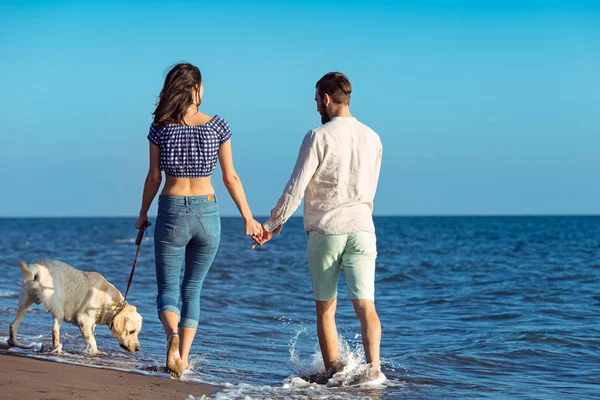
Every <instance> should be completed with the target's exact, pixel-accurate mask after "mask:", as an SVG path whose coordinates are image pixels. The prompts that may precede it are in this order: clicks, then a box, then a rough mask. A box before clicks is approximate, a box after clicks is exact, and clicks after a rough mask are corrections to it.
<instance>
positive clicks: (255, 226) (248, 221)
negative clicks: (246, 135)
mask: <svg viewBox="0 0 600 400" xmlns="http://www.w3.org/2000/svg"><path fill="white" fill-rule="evenodd" d="M219 165H221V172H222V175H223V183H224V184H225V187H226V188H227V191H228V192H229V195H230V196H231V198H232V199H233V201H234V203H235V205H236V206H237V208H238V210H239V211H240V214H241V216H242V218H244V225H245V229H246V235H250V236H252V237H257V238H262V225H261V224H260V222H258V221H256V220H255V219H254V218H253V217H252V212H251V211H250V206H249V205H248V201H247V200H246V194H245V193H244V187H243V186H242V181H241V180H240V177H239V176H238V174H237V173H236V172H235V169H234V168H233V156H232V152H231V139H229V140H228V141H226V142H225V143H223V144H222V145H221V147H220V148H219Z"/></svg>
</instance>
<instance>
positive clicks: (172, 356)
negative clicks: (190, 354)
mask: <svg viewBox="0 0 600 400" xmlns="http://www.w3.org/2000/svg"><path fill="white" fill-rule="evenodd" d="M167 370H168V371H169V373H170V374H171V376H172V377H173V378H180V377H181V374H182V373H183V360H182V359H181V356H180V355H179V336H178V335H177V334H174V335H171V338H170V339H169V344H168V345H167Z"/></svg>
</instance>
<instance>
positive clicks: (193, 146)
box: [148, 115, 231, 178]
mask: <svg viewBox="0 0 600 400" xmlns="http://www.w3.org/2000/svg"><path fill="white" fill-rule="evenodd" d="M230 137H231V131H230V130H229V125H228V124H227V121H225V120H224V119H223V118H221V117H219V116H218V115H215V116H214V117H213V118H212V119H211V120H210V121H208V122H207V123H205V124H203V125H196V126H185V125H175V124H168V125H165V126H164V127H163V128H162V129H158V128H157V127H156V126H155V125H154V123H152V125H150V133H148V140H150V142H152V143H153V144H155V145H156V146H158V147H160V169H161V170H163V171H165V174H167V175H169V176H172V177H175V178H202V177H205V176H210V175H211V174H212V173H213V171H214V170H215V166H216V165H217V152H218V151H219V147H221V145H222V144H223V143H225V142H227V141H228V140H229V138H230Z"/></svg>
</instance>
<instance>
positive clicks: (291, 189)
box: [263, 130, 319, 232]
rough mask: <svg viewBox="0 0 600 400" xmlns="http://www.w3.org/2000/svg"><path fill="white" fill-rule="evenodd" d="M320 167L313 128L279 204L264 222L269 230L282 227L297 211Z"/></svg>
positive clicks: (306, 138) (307, 136)
mask: <svg viewBox="0 0 600 400" xmlns="http://www.w3.org/2000/svg"><path fill="white" fill-rule="evenodd" d="M318 167H319V152H318V149H317V138H316V137H315V133H314V132H313V131H312V130H311V131H310V132H308V133H307V134H306V136H305V137H304V140H303V141H302V146H301V147H300V152H299V154H298V160H297V161H296V166H295V167H294V172H292V176H291V177H290V180H289V181H288V183H287V185H286V186H285V189H284V190H283V194H282V195H281V197H280V198H279V201H278V202H277V205H276V206H275V208H273V209H272V210H271V218H269V220H267V222H265V223H264V224H263V226H264V228H265V230H266V231H267V232H273V231H275V230H279V229H281V228H280V227H281V225H283V224H284V223H285V222H286V221H287V220H288V218H290V217H291V216H292V214H293V213H294V211H296V209H297V208H298V206H299V205H300V203H301V202H302V198H303V197H304V191H305V190H306V187H307V186H308V183H309V182H310V180H311V179H312V177H313V175H314V174H315V172H316V170H317V168H318ZM278 228H279V229H278Z"/></svg>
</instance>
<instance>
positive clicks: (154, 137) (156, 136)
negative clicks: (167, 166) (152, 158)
mask: <svg viewBox="0 0 600 400" xmlns="http://www.w3.org/2000/svg"><path fill="white" fill-rule="evenodd" d="M148 140H149V141H150V143H152V144H153V145H155V146H160V131H159V130H158V129H156V126H155V125H154V123H152V124H151V125H150V132H148Z"/></svg>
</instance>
